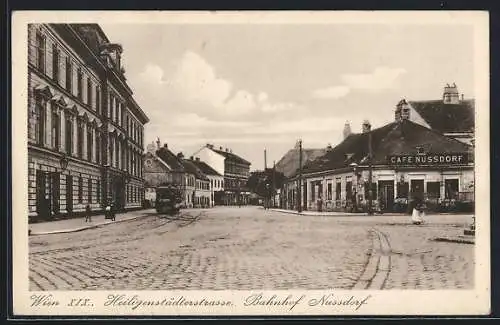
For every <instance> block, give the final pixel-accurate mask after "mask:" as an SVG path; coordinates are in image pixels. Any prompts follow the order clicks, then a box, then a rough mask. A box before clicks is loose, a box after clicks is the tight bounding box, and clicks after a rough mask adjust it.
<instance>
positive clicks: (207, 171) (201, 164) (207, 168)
mask: <svg viewBox="0 0 500 325" xmlns="http://www.w3.org/2000/svg"><path fill="white" fill-rule="evenodd" d="M191 162H192V163H194V164H195V165H196V167H198V168H199V169H200V170H201V171H202V172H203V173H204V174H205V175H209V176H222V175H221V174H219V173H218V172H217V171H216V170H215V169H213V168H212V167H210V166H209V165H207V163H206V162H204V161H201V160H191Z"/></svg>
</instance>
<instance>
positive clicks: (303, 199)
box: [302, 182, 307, 211]
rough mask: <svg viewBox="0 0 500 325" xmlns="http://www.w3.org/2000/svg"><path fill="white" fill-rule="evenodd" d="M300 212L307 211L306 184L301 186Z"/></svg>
mask: <svg viewBox="0 0 500 325" xmlns="http://www.w3.org/2000/svg"><path fill="white" fill-rule="evenodd" d="M302 210H304V211H305V210H307V184H306V183H305V182H304V183H303V184H302Z"/></svg>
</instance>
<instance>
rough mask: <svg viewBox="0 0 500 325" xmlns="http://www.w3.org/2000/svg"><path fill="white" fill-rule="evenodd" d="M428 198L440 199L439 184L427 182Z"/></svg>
mask: <svg viewBox="0 0 500 325" xmlns="http://www.w3.org/2000/svg"><path fill="white" fill-rule="evenodd" d="M427 197H428V198H429V199H439V197H440V185H439V182H427Z"/></svg>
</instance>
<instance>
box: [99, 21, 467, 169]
mask: <svg viewBox="0 0 500 325" xmlns="http://www.w3.org/2000/svg"><path fill="white" fill-rule="evenodd" d="M101 26H102V28H103V30H104V32H105V33H106V34H107V35H108V37H109V38H110V40H111V41H112V42H117V43H121V44H122V45H123V49H124V53H123V59H122V62H123V65H124V67H125V69H126V77H127V80H128V82H129V85H130V86H131V88H132V89H133V91H134V96H135V98H136V99H137V102H138V103H139V104H140V105H141V107H142V109H143V110H144V111H145V112H146V114H147V115H148V116H149V118H150V119H151V121H150V122H149V123H148V124H147V125H146V126H145V140H146V143H149V142H152V141H154V140H156V138H157V137H159V138H160V140H161V142H162V143H164V142H167V143H168V144H169V147H170V148H172V149H173V151H174V152H178V151H182V152H183V153H184V154H185V155H186V156H189V155H191V154H192V153H193V152H195V151H196V150H197V149H198V148H200V147H201V146H203V145H204V144H206V143H213V144H214V145H215V146H217V147H219V146H223V147H225V148H226V147H227V148H231V149H232V150H233V152H234V153H236V154H238V155H240V156H242V157H243V158H245V159H247V160H249V161H251V162H252V167H251V169H252V170H254V169H262V168H263V166H264V157H263V155H264V154H263V151H264V149H265V148H266V149H267V153H268V159H267V161H268V167H270V166H272V162H273V160H276V162H277V161H278V160H279V159H280V158H281V157H282V156H283V155H284V154H285V153H286V152H287V151H288V150H289V149H290V148H292V147H293V146H294V145H295V142H296V140H297V139H299V138H302V139H303V145H304V147H305V148H320V147H326V146H327V145H328V144H329V143H331V144H332V145H333V146H335V145H336V144H338V143H339V142H340V141H342V130H343V127H344V124H345V122H346V121H350V123H351V128H352V130H353V131H354V132H359V131H360V130H361V124H362V122H363V120H364V119H368V120H369V121H370V122H371V123H372V127H379V126H382V125H383V124H386V123H388V122H391V121H392V120H393V119H394V107H395V105H396V104H397V102H398V101H399V100H400V99H401V98H407V99H409V100H422V99H424V100H425V99H440V98H441V97H442V91H443V87H444V86H445V84H446V83H450V84H451V83H453V82H455V83H456V84H457V86H458V89H459V92H460V93H463V94H464V95H465V97H466V98H471V97H474V94H473V89H474V88H473V87H474V85H473V77H474V74H473V72H474V65H473V47H472V44H473V33H472V32H473V30H472V28H471V27H468V26H461V25H454V26H452V25H440V26H439V25H420V26H416V25H408V26H401V25H398V26H397V27H396V26H394V27H391V26H389V25H380V24H379V25H356V24H345V25H339V24H337V25H326V24H323V25H302V26H299V25H244V24H237V25H227V24H226V25H222V24H220V25H171V24H168V25H150V24H149V25H131V24H130V25H108V24H101Z"/></svg>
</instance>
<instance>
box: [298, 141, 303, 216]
mask: <svg viewBox="0 0 500 325" xmlns="http://www.w3.org/2000/svg"><path fill="white" fill-rule="evenodd" d="M297 194H298V195H297V196H298V197H297V212H299V213H301V212H302V139H299V183H298V188H297Z"/></svg>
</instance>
